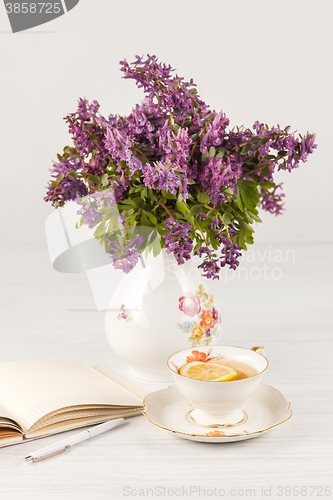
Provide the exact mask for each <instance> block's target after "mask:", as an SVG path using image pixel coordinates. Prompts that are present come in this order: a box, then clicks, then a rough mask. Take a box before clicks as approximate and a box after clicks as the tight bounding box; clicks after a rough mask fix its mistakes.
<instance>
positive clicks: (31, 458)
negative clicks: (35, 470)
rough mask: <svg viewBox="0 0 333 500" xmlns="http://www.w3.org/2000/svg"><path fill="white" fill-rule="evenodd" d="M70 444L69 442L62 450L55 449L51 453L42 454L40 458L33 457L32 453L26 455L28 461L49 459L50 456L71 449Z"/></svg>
mask: <svg viewBox="0 0 333 500" xmlns="http://www.w3.org/2000/svg"><path fill="white" fill-rule="evenodd" d="M69 448H70V445H69V444H68V445H67V446H65V448H63V449H62V450H58V451H55V452H54V453H50V454H49V455H45V456H41V457H38V458H35V457H33V456H32V455H29V456H28V457H25V459H24V460H25V461H26V462H41V461H42V460H47V459H48V458H51V457H55V456H56V455H60V454H61V453H65V452H66V451H67V450H69Z"/></svg>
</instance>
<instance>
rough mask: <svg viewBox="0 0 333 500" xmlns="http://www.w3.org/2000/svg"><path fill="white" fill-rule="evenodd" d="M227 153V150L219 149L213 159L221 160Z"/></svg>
mask: <svg viewBox="0 0 333 500" xmlns="http://www.w3.org/2000/svg"><path fill="white" fill-rule="evenodd" d="M226 151H227V148H219V152H218V153H217V155H216V156H215V158H223V156H224V155H225V153H226Z"/></svg>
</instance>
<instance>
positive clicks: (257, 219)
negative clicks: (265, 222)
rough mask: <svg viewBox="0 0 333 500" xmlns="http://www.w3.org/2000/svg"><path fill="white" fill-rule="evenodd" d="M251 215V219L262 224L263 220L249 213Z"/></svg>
mask: <svg viewBox="0 0 333 500" xmlns="http://www.w3.org/2000/svg"><path fill="white" fill-rule="evenodd" d="M249 215H250V217H252V219H254V220H255V221H256V222H262V220H261V219H259V217H258V216H257V215H256V214H254V213H252V212H249Z"/></svg>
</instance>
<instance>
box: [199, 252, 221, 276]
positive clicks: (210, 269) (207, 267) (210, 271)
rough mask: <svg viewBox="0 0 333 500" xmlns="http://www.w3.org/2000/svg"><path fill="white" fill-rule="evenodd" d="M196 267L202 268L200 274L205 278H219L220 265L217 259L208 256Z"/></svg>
mask: <svg viewBox="0 0 333 500" xmlns="http://www.w3.org/2000/svg"><path fill="white" fill-rule="evenodd" d="M198 268H199V269H202V270H203V273H202V275H201V276H205V277H206V278H209V279H213V280H218V279H220V277H219V272H220V266H219V260H218V259H214V258H212V257H208V258H206V259H205V260H204V261H203V262H202V263H201V264H200V265H199V266H198Z"/></svg>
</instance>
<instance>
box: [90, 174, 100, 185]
mask: <svg viewBox="0 0 333 500" xmlns="http://www.w3.org/2000/svg"><path fill="white" fill-rule="evenodd" d="M87 179H88V180H89V181H90V182H93V183H94V184H102V181H101V179H100V178H99V177H97V175H93V174H89V175H88V176H87Z"/></svg>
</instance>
